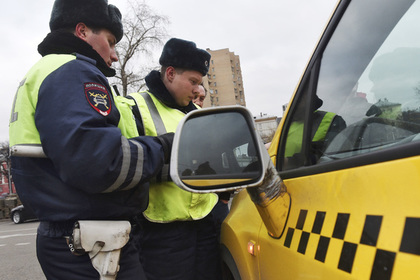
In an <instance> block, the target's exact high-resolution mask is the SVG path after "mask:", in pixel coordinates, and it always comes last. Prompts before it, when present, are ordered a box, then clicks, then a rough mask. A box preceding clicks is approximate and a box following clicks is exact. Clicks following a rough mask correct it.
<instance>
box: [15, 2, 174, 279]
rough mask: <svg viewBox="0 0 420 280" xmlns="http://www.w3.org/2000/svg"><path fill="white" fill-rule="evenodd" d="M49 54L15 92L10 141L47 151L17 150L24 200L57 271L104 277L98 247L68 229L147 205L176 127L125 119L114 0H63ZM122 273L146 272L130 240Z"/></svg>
mask: <svg viewBox="0 0 420 280" xmlns="http://www.w3.org/2000/svg"><path fill="white" fill-rule="evenodd" d="M50 29H51V33H49V34H48V35H47V36H46V38H45V39H44V40H43V41H42V43H41V44H40V45H39V46H38V51H39V53H40V54H41V55H42V58H41V59H40V60H39V61H38V62H37V63H36V64H35V65H34V66H33V67H32V68H31V69H30V70H29V72H28V73H27V74H26V76H25V77H24V79H23V81H22V82H21V84H20V87H19V89H18V92H17V94H16V97H15V102H14V107H13V111H12V115H11V122H10V131H9V132H10V146H11V148H12V150H13V149H15V148H16V149H19V148H22V147H32V148H34V147H35V148H36V147H38V148H39V149H41V148H42V150H43V152H44V154H45V155H46V158H34V157H18V156H13V157H12V175H13V179H14V182H15V185H16V189H17V192H18V194H19V197H20V199H21V200H22V202H23V203H24V204H27V205H29V206H30V207H31V208H33V209H34V211H35V213H36V215H37V217H38V218H39V219H40V221H41V222H40V225H39V228H38V233H37V256H38V260H39V262H40V264H41V267H42V270H43V272H44V274H45V275H46V277H47V279H99V274H98V272H97V271H96V270H95V269H94V268H93V266H92V264H91V261H90V259H89V256H88V255H87V254H82V255H80V256H76V255H73V254H72V253H71V252H70V250H69V248H68V244H67V240H66V238H65V237H67V236H70V235H71V234H72V229H73V225H74V223H75V221H77V220H130V219H131V217H133V216H135V215H138V214H139V213H141V211H143V210H144V209H146V207H147V202H148V182H147V181H148V180H149V179H150V178H151V177H153V176H155V175H156V174H157V173H158V172H159V171H160V169H161V168H162V166H163V164H164V161H165V160H166V161H167V160H168V158H169V154H170V147H171V143H172V135H171V134H167V135H161V136H159V137H147V136H143V137H136V138H131V139H128V138H126V137H124V136H123V135H122V134H121V131H124V130H123V129H121V130H120V128H119V127H118V126H119V125H120V126H121V125H123V124H119V122H120V113H119V111H118V109H117V108H116V106H115V103H114V100H113V96H112V94H111V88H110V86H109V84H108V81H107V78H106V77H110V76H113V75H115V71H114V70H113V69H112V68H110V67H111V65H112V63H113V62H115V61H117V56H116V53H115V49H114V47H115V44H116V43H117V42H118V41H120V40H121V38H122V36H123V27H122V23H121V14H120V11H119V10H118V8H116V7H115V6H113V5H108V1H107V0H56V1H55V2H54V6H53V9H52V13H51V19H50ZM118 279H144V272H143V269H142V266H141V264H140V262H139V258H138V252H137V250H136V248H135V246H134V245H133V242H132V241H129V242H128V243H127V245H126V246H125V247H124V248H123V249H122V253H121V259H120V271H119V273H118Z"/></svg>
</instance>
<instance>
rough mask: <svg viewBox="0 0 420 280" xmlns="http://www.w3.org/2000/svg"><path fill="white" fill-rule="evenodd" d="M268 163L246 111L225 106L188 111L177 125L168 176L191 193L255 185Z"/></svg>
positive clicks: (220, 190) (243, 108)
mask: <svg viewBox="0 0 420 280" xmlns="http://www.w3.org/2000/svg"><path fill="white" fill-rule="evenodd" d="M267 160H269V157H268V154H267V152H266V151H265V147H264V144H263V142H262V140H261V137H260V136H259V135H258V134H257V133H256V131H255V127H254V119H253V117H252V114H251V113H250V112H249V110H248V109H246V108H245V107H241V106H227V107H218V108H208V109H202V110H194V111H192V112H190V113H188V114H187V115H186V116H185V118H184V119H183V120H182V121H181V122H180V123H179V124H178V128H177V131H176V133H175V137H174V142H173V147H172V155H171V164H170V166H171V170H170V174H171V178H172V180H173V181H174V182H175V184H177V185H178V186H179V187H181V188H182V189H184V190H187V191H190V192H195V193H208V192H225V191H233V190H236V189H240V188H244V187H246V186H248V187H252V186H257V185H259V184H260V183H261V182H262V180H263V178H264V175H265V172H264V171H265V170H266V162H267Z"/></svg>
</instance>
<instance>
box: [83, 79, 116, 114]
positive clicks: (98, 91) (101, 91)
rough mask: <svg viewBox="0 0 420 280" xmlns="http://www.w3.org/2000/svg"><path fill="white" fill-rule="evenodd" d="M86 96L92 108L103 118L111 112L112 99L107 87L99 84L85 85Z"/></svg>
mask: <svg viewBox="0 0 420 280" xmlns="http://www.w3.org/2000/svg"><path fill="white" fill-rule="evenodd" d="M85 95H86V99H87V101H88V102H89V104H90V106H91V107H92V108H93V109H95V111H96V112H98V113H99V114H101V115H102V116H108V115H109V113H110V112H111V97H110V95H109V93H108V90H107V89H106V87H104V86H103V85H101V84H98V83H85Z"/></svg>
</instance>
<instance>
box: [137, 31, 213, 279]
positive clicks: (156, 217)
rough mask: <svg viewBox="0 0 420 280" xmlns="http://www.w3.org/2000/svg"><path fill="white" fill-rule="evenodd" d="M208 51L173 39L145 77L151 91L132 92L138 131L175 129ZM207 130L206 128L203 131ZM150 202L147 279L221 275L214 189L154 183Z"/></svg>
mask: <svg viewBox="0 0 420 280" xmlns="http://www.w3.org/2000/svg"><path fill="white" fill-rule="evenodd" d="M209 60H210V54H209V53H208V52H206V51H205V50H202V49H199V48H197V47H196V44H195V43H193V42H191V41H186V40H181V39H178V38H172V39H170V40H169V41H168V42H167V43H166V44H165V46H164V48H163V51H162V55H161V57H160V59H159V63H160V64H161V66H162V67H161V71H160V72H159V71H152V72H151V73H149V75H148V76H147V77H146V84H147V87H148V90H147V91H144V92H139V93H133V94H131V95H130V98H133V99H134V100H135V102H136V104H137V105H136V106H135V107H134V109H135V110H134V112H137V113H136V115H137V121H138V130H139V132H140V134H142V135H150V136H156V135H161V134H164V133H168V132H174V131H175V130H176V127H177V125H178V123H179V121H180V120H181V119H182V118H183V117H184V115H185V114H186V113H188V112H190V111H192V110H195V109H197V107H196V106H195V105H194V104H193V102H192V100H193V99H194V98H195V96H197V95H198V94H199V86H200V84H201V82H202V77H203V76H204V75H206V74H207V72H208V67H209ZM203 133H205V132H204V131H203ZM149 195H150V199H149V206H148V208H147V209H146V211H145V212H144V217H143V218H142V219H141V220H140V225H141V228H142V235H140V236H139V238H140V239H139V246H140V248H141V250H140V258H141V262H142V263H143V266H144V269H145V272H146V276H147V278H148V279H159V280H160V279H182V280H189V279H191V280H198V279H221V274H220V264H219V246H218V243H217V235H216V228H215V223H214V220H213V216H212V214H211V211H212V209H213V207H214V205H215V204H216V202H217V195H215V194H194V193H190V192H187V191H184V190H182V189H180V188H179V187H177V186H176V185H175V184H174V183H173V182H168V181H166V182H164V181H163V180H162V181H161V182H159V180H158V182H155V183H151V185H150V189H149Z"/></svg>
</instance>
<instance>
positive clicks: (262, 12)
mask: <svg viewBox="0 0 420 280" xmlns="http://www.w3.org/2000/svg"><path fill="white" fill-rule="evenodd" d="M53 2H54V1H53V0H36V1H33V0H15V1H5V2H4V3H3V5H2V11H3V12H2V16H1V17H0V26H2V31H3V32H2V35H3V40H2V43H1V44H0V53H1V55H2V65H1V68H0V77H1V78H0V81H1V88H2V90H1V92H2V93H1V100H0V142H2V141H5V140H8V138H9V136H8V123H9V116H10V110H11V107H12V102H13V97H14V95H15V92H16V89H17V86H18V84H19V82H20V81H21V80H22V78H23V76H24V75H25V73H26V72H27V71H28V69H29V68H30V67H31V66H32V65H33V64H34V63H35V62H36V61H37V60H38V59H39V58H40V55H39V54H38V52H37V46H38V44H39V43H40V42H41V41H42V40H43V38H44V37H45V35H46V34H47V33H48V32H49V27H48V22H49V17H50V12H51V8H52V4H53ZM109 3H110V4H114V5H116V6H117V7H119V8H120V10H121V12H122V14H123V16H124V12H125V11H124V10H125V7H126V0H109ZM146 3H147V4H148V5H149V6H150V7H151V8H152V9H153V10H154V11H155V12H156V13H158V14H161V15H166V16H167V17H168V18H169V20H170V22H171V23H170V24H169V25H168V26H167V29H168V31H169V34H170V36H171V37H177V38H182V39H186V40H191V41H194V42H196V44H197V46H198V47H199V48H203V49H206V48H210V49H211V50H218V49H223V48H229V50H230V51H232V52H234V53H235V54H236V55H239V58H240V62H241V68H242V76H243V85H244V93H245V101H246V103H247V107H248V108H249V109H250V110H251V112H252V113H253V114H254V115H259V114H260V113H263V114H268V115H270V116H282V105H283V104H285V103H287V102H289V100H290V98H291V96H292V94H293V91H294V89H295V87H296V85H297V83H298V81H299V79H300V76H301V75H302V73H303V70H304V68H305V67H306V64H307V62H308V59H309V58H310V55H311V54H312V51H313V49H314V48H315V46H316V44H317V42H318V39H319V37H320V35H321V34H322V31H323V29H324V27H325V25H326V24H327V22H328V19H329V17H330V15H331V14H332V12H333V11H334V8H335V6H336V3H337V0H317V1H314V0H296V1H290V0H276V1H273V0H259V1H251V0H212V1H197V0H178V1H173V0H148V1H146ZM160 52H161V49H159V50H157V55H156V57H157V58H158V56H159V54H160ZM157 58H156V65H157V64H158V61H157ZM63 102H65V100H63Z"/></svg>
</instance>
